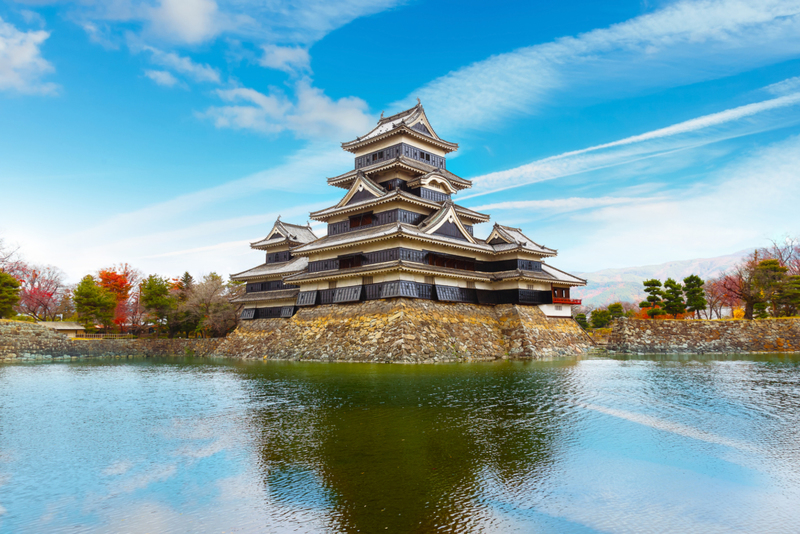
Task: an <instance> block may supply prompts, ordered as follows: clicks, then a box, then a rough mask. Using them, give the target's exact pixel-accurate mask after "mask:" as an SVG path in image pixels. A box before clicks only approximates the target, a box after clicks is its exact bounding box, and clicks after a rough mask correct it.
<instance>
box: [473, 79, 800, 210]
mask: <svg viewBox="0 0 800 534" xmlns="http://www.w3.org/2000/svg"><path fill="white" fill-rule="evenodd" d="M797 104H800V93H793V94H789V95H786V96H782V97H778V98H773V99H770V100H765V101H762V102H756V103H753V104H747V105H744V106H739V107H736V108H732V109H728V110H725V111H721V112H719V113H712V114H709V115H704V116H702V117H698V118H695V119H691V120H687V121H684V122H680V123H678V124H673V125H671V126H667V127H666V128H659V129H657V130H652V131H650V132H646V133H643V134H640V135H634V136H631V137H626V138H625V139H620V140H617V141H614V142H611V143H604V144H602V145H596V146H593V147H589V148H584V149H580V150H573V151H570V152H565V153H563V154H558V155H556V156H550V157H548V158H544V159H541V160H538V161H534V162H532V163H528V164H526V165H522V166H519V167H516V168H514V169H509V170H505V171H499V172H494V173H490V174H486V175H483V176H478V177H476V178H474V179H473V183H474V189H473V191H471V192H470V194H469V195H466V196H465V198H470V197H474V196H479V195H484V194H487V193H493V192H497V191H501V190H503V189H508V188H511V187H518V186H521V185H525V184H530V183H535V182H541V181H545V180H552V179H555V178H562V177H565V176H570V175H574V174H578V173H583V172H587V171H591V170H597V169H601V168H606V167H610V166H616V165H622V164H625V163H630V162H632V161H636V160H638V159H642V158H646V157H652V156H654V155H663V154H665V153H666V152H669V151H674V150H680V149H684V148H688V147H692V146H696V145H699V144H704V143H708V142H713V141H716V140H719V139H721V138H722V139H724V138H727V137H729V136H725V135H720V134H719V133H718V132H711V134H710V135H709V136H707V137H706V138H705V139H697V138H694V137H688V138H681V139H680V140H678V141H677V142H674V143H670V144H650V145H646V146H642V147H636V148H634V149H629V150H616V151H614V150H609V149H615V148H623V149H624V148H625V147H631V146H632V145H637V144H643V143H646V142H648V141H657V140H661V139H665V138H670V137H675V136H680V135H681V134H691V133H694V132H698V131H701V130H707V129H710V128H712V127H715V126H720V125H723V124H726V123H734V122H736V121H740V120H742V119H745V118H748V117H753V116H755V115H758V114H761V113H767V112H769V111H773V110H779V109H781V108H786V107H790V106H795V105H797ZM787 118H788V117H786V116H782V117H781V118H780V120H779V121H778V122H776V123H774V125H773V126H772V127H776V126H777V125H781V124H783V122H781V121H785V120H787Z"/></svg>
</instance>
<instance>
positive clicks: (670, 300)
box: [663, 278, 686, 318]
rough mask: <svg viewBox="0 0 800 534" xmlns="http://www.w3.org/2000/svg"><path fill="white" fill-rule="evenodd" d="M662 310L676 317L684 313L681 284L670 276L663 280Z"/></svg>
mask: <svg viewBox="0 0 800 534" xmlns="http://www.w3.org/2000/svg"><path fill="white" fill-rule="evenodd" d="M663 295H664V311H665V312H667V313H668V314H670V315H672V316H673V317H675V318H677V317H678V315H679V314H681V313H686V302H684V301H683V286H682V285H680V284H679V283H678V282H676V281H675V280H673V279H672V278H667V280H666V282H664V292H663Z"/></svg>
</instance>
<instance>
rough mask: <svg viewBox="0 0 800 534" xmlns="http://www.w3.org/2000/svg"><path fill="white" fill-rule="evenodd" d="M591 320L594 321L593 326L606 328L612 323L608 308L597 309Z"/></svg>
mask: <svg viewBox="0 0 800 534" xmlns="http://www.w3.org/2000/svg"><path fill="white" fill-rule="evenodd" d="M589 320H590V321H591V322H592V328H605V327H607V326H608V325H609V324H610V323H611V314H610V313H608V310H595V311H593V312H592V315H591V317H590V318H589Z"/></svg>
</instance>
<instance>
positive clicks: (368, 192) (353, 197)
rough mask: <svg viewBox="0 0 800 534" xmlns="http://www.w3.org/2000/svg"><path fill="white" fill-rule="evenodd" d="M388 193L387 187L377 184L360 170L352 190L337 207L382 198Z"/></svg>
mask: <svg viewBox="0 0 800 534" xmlns="http://www.w3.org/2000/svg"><path fill="white" fill-rule="evenodd" d="M385 194H386V189H384V188H383V187H382V186H380V185H378V184H376V183H375V182H373V181H372V180H370V179H369V178H367V176H366V175H365V174H364V173H363V172H361V171H359V172H358V174H357V175H356V179H355V181H354V182H353V185H351V186H350V190H349V191H348V192H347V194H346V195H345V196H344V198H343V199H342V200H341V201H339V203H338V204H337V205H336V207H337V208H341V207H344V206H347V205H349V204H355V203H356V202H361V201H363V200H372V199H375V198H380V197H382V196H383V195H385Z"/></svg>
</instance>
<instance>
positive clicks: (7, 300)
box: [0, 271, 19, 318]
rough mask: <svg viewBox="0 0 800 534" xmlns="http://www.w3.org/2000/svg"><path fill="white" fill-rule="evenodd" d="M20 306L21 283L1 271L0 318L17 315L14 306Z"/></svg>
mask: <svg viewBox="0 0 800 534" xmlns="http://www.w3.org/2000/svg"><path fill="white" fill-rule="evenodd" d="M17 304H19V281H18V280H17V279H16V278H14V277H13V276H11V275H10V274H8V273H5V272H3V271H0V318H3V317H13V316H14V315H16V313H15V312H14V306H16V305H17Z"/></svg>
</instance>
